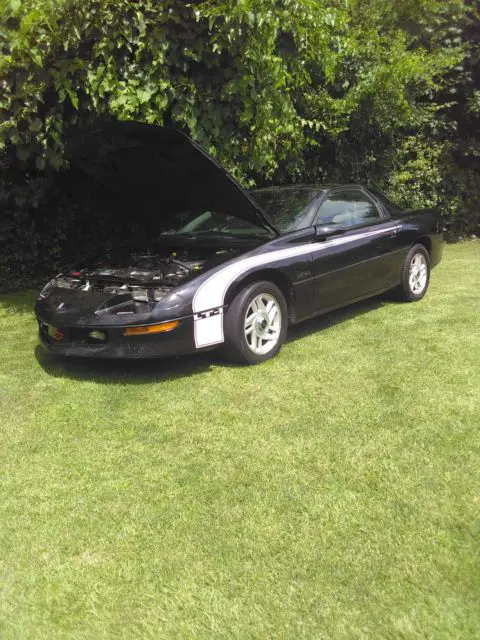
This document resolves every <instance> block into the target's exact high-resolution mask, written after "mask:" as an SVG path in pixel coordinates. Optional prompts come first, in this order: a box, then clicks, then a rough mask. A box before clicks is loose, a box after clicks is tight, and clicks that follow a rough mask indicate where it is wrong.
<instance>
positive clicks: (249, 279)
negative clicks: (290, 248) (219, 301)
mask: <svg viewBox="0 0 480 640" xmlns="http://www.w3.org/2000/svg"><path fill="white" fill-rule="evenodd" d="M262 280H266V281H267V282H271V283H272V284H274V285H275V286H277V287H278V288H279V289H280V291H281V292H282V294H283V297H284V298H285V303H286V305H287V312H288V322H289V323H291V322H294V320H295V311H294V299H295V298H294V296H295V294H294V289H293V285H292V282H291V281H290V280H289V278H288V277H287V276H286V275H285V274H284V273H282V272H281V271H278V270H277V269H269V268H267V269H260V270H258V271H254V272H252V273H249V274H247V275H246V276H244V277H243V278H242V279H241V280H238V281H237V282H235V283H234V284H232V285H231V286H230V288H229V289H228V291H227V293H226V295H225V305H227V306H229V305H230V304H231V303H232V301H233V300H234V299H235V297H236V296H237V295H238V294H239V293H240V291H242V289H244V288H245V287H248V285H250V284H253V283H254V282H261V281H262Z"/></svg>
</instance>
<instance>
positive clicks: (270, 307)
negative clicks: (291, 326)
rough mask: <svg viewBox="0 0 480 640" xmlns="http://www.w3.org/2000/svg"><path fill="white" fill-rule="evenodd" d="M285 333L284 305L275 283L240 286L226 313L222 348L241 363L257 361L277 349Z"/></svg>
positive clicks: (232, 358) (285, 315)
mask: <svg viewBox="0 0 480 640" xmlns="http://www.w3.org/2000/svg"><path fill="white" fill-rule="evenodd" d="M286 333H287V305H286V302H285V298H284V296H283V294H282V292H281V291H280V289H279V288H278V287H276V286H275V285H274V284H273V283H271V282H266V281H265V282H256V283H254V284H251V285H249V286H247V287H245V289H243V290H242V291H241V292H240V293H239V294H238V295H237V296H236V297H235V299H234V300H233V302H232V304H231V305H230V307H229V309H228V311H227V313H226V316H225V351H226V354H227V356H228V357H229V358H230V359H231V360H234V361H236V362H240V363H241V364H258V363H260V362H264V361H265V360H268V359H269V358H272V357H273V356H274V355H276V354H277V353H278V352H279V351H280V347H281V346H282V343H283V342H284V340H285V335H286Z"/></svg>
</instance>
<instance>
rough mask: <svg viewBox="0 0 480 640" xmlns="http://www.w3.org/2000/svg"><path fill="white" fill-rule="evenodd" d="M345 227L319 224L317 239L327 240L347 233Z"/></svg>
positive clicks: (316, 226)
mask: <svg viewBox="0 0 480 640" xmlns="http://www.w3.org/2000/svg"><path fill="white" fill-rule="evenodd" d="M345 231H346V229H345V227H342V226H340V225H338V224H317V225H315V239H316V240H325V238H330V237H331V236H338V235H341V234H342V233H345Z"/></svg>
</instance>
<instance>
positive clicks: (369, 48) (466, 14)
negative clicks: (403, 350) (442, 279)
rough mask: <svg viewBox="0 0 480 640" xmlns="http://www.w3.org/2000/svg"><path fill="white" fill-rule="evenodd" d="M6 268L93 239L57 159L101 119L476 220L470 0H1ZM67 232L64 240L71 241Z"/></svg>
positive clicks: (297, 177)
mask: <svg viewBox="0 0 480 640" xmlns="http://www.w3.org/2000/svg"><path fill="white" fill-rule="evenodd" d="M0 11H1V15H2V20H1V26H0V48H1V49H0V51H1V58H0V81H1V83H2V85H1V86H2V90H1V92H0V154H1V156H0V162H1V166H2V175H1V181H0V207H1V216H0V272H2V277H3V278H6V277H7V276H8V275H9V274H11V273H14V274H16V275H17V276H18V275H19V274H20V275H21V273H22V270H23V271H24V272H25V273H26V274H27V273H31V272H32V270H33V269H34V268H35V269H37V270H38V269H49V268H52V266H54V265H56V264H60V263H61V262H62V260H64V259H65V246H67V245H66V244H65V239H66V238H67V237H71V236H72V234H77V235H78V234H80V235H79V236H78V237H80V238H85V240H86V239H87V237H88V229H82V218H81V217H80V216H79V215H78V213H77V211H78V210H77V209H76V206H75V205H74V203H72V201H71V199H70V200H69V198H68V193H66V189H65V181H64V180H59V179H58V175H59V170H60V169H64V168H65V167H66V164H67V162H66V158H65V149H64V144H65V136H66V135H67V133H68V131H69V130H71V129H73V128H77V127H79V126H83V125H86V124H88V122H90V121H91V120H92V119H93V118H95V117H98V116H102V117H115V118H118V119H121V120H138V121H144V122H149V123H157V124H167V125H170V126H174V127H176V128H180V129H182V130H184V131H185V132H186V133H188V134H189V135H191V136H192V137H193V138H194V139H195V140H197V141H198V142H200V143H201V144H202V145H203V146H204V147H205V148H206V149H207V150H208V151H209V152H210V153H211V154H212V155H214V156H216V157H217V159H218V160H219V161H220V162H221V163H223V164H224V165H225V166H226V167H227V168H228V169H229V170H230V171H232V172H233V173H234V175H235V176H236V177H237V178H238V179H240V180H241V181H242V182H243V183H244V184H245V185H247V186H251V185H253V184H267V183H271V182H274V183H283V182H292V181H316V180H342V181H343V180H345V181H362V182H368V183H370V184H373V185H375V186H379V187H382V188H385V189H386V190H387V191H388V192H389V193H390V195H392V196H393V197H396V198H397V199H398V200H400V201H401V202H405V203H406V202H408V203H411V204H414V205H416V206H440V207H442V208H443V209H444V211H445V214H446V216H449V217H450V219H451V220H453V221H456V224H457V230H458V232H468V231H474V230H476V228H477V225H478V207H477V206H476V202H477V200H478V196H479V193H480V180H479V173H478V138H479V134H478V122H479V116H480V89H479V87H480V83H479V78H478V62H479V48H478V39H479V36H478V32H477V29H476V28H475V27H476V24H477V20H478V6H477V5H476V4H475V3H472V2H469V1H468V0H465V1H464V0H396V1H395V2H393V1H391V2H385V0H206V1H200V2H198V1H197V2H191V3H186V2H184V0H163V1H157V0H82V1H81V2H80V1H79V0H22V1H20V0H0ZM67 244H68V243H67Z"/></svg>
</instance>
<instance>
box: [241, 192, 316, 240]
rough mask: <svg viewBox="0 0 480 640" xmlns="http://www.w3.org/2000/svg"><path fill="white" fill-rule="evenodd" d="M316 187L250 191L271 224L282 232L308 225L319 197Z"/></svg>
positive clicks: (303, 227)
mask: <svg viewBox="0 0 480 640" xmlns="http://www.w3.org/2000/svg"><path fill="white" fill-rule="evenodd" d="M324 193H325V191H324V190H323V189H318V188H306V187H303V188H290V187H289V188H285V189H282V188H276V189H260V190H258V191H252V195H253V197H254V198H255V200H256V201H257V202H258V204H259V205H260V206H261V207H262V209H263V211H264V212H265V213H266V215H267V217H268V219H269V220H270V221H271V222H272V224H273V225H274V226H275V227H276V228H277V229H279V231H281V232H282V233H286V232H288V231H296V230H298V229H305V227H308V226H310V224H311V222H312V219H313V216H314V214H315V211H316V209H317V205H318V203H319V199H320V197H321V196H322V195H323V194H324Z"/></svg>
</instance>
